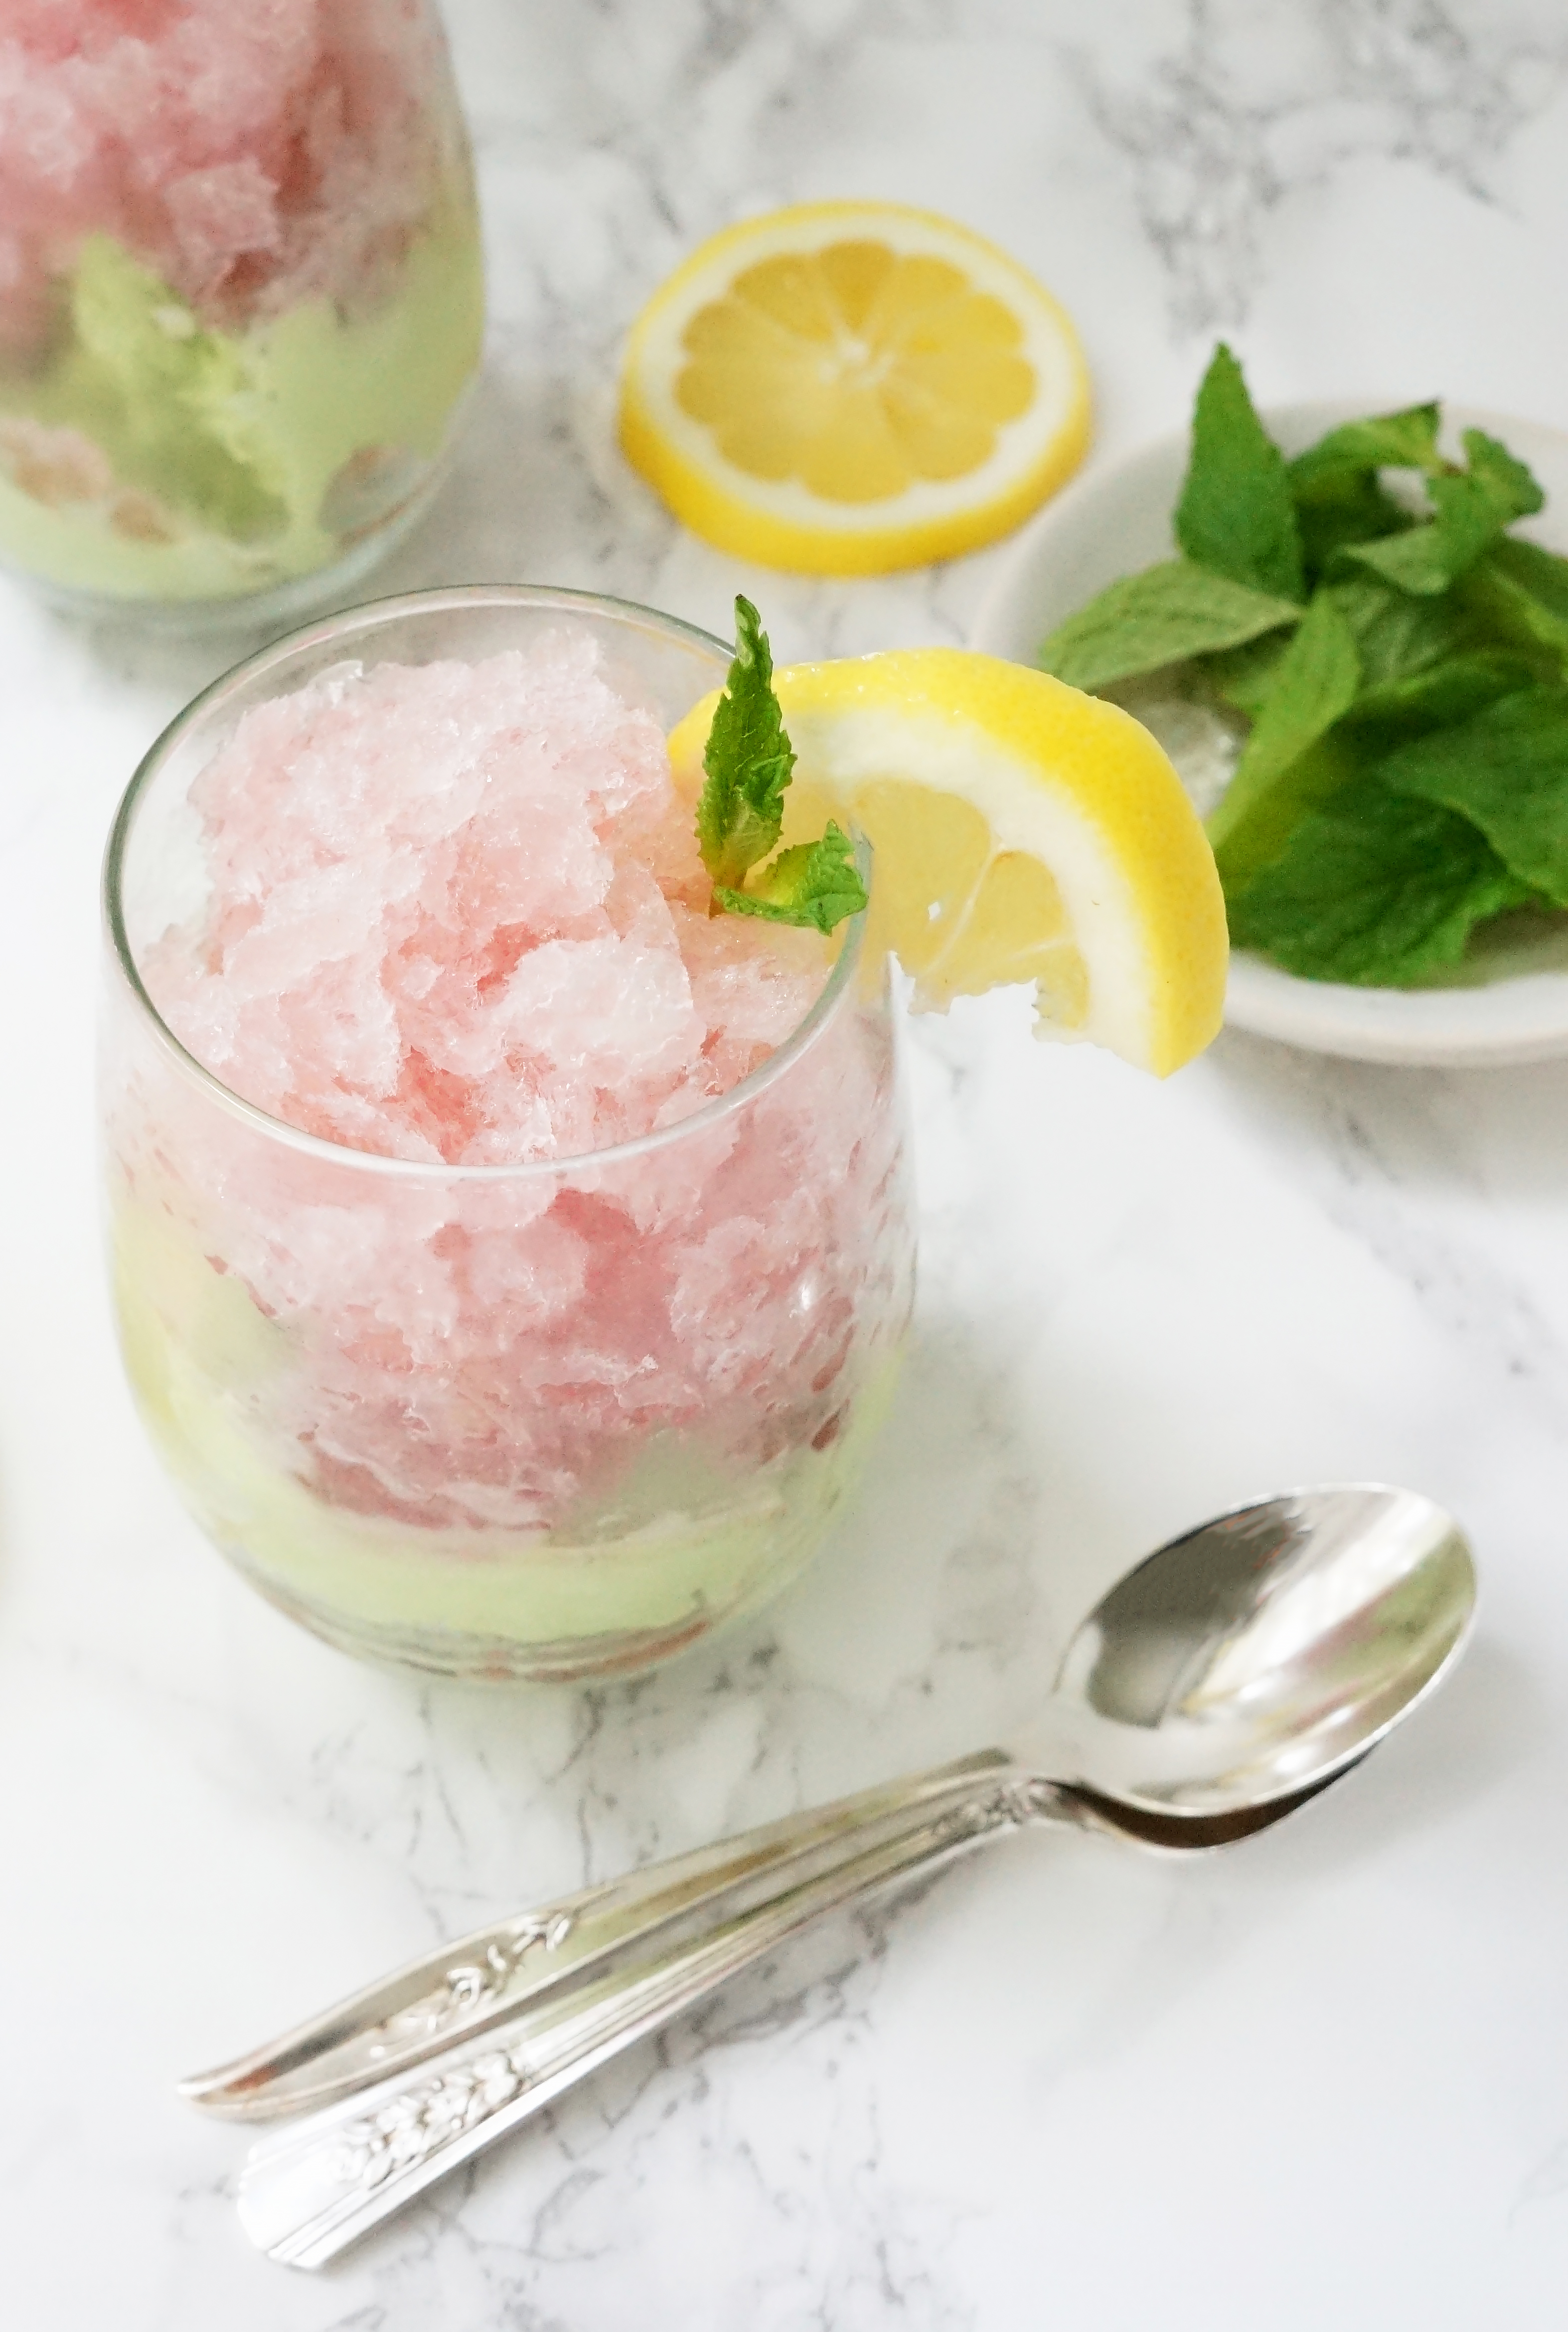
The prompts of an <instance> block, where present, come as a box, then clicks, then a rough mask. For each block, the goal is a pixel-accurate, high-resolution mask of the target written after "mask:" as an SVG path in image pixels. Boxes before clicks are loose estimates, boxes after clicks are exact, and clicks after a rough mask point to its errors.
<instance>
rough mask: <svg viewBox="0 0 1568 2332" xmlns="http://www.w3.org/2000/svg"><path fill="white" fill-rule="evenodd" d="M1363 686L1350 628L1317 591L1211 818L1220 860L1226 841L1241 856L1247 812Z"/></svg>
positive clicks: (1272, 788)
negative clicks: (1233, 774)
mask: <svg viewBox="0 0 1568 2332" xmlns="http://www.w3.org/2000/svg"><path fill="white" fill-rule="evenodd" d="M1360 685H1361V659H1360V658H1359V656H1358V655H1357V654H1356V646H1355V634H1354V633H1353V631H1352V630H1351V627H1350V626H1349V624H1348V623H1347V622H1346V621H1345V619H1344V616H1343V615H1342V614H1341V612H1340V610H1339V608H1338V607H1336V606H1335V605H1334V600H1333V599H1332V598H1331V597H1329V595H1328V593H1327V592H1325V591H1320V592H1318V593H1317V594H1316V595H1315V597H1314V598H1313V601H1312V604H1311V606H1310V607H1308V608H1307V611H1306V613H1305V616H1303V617H1302V620H1301V625H1300V628H1299V629H1298V630H1297V632H1296V636H1295V637H1294V638H1293V639H1292V641H1291V643H1290V645H1289V646H1288V647H1287V648H1286V651H1285V654H1284V655H1282V656H1281V658H1280V660H1279V667H1278V670H1277V671H1276V673H1275V674H1274V681H1273V685H1272V686H1271V688H1270V689H1269V691H1268V693H1267V696H1266V697H1265V698H1264V699H1263V702H1262V703H1261V704H1260V705H1259V706H1258V709H1257V717H1256V719H1255V720H1254V722H1253V724H1252V733H1251V735H1250V736H1249V737H1248V740H1247V743H1246V745H1245V746H1244V747H1243V749H1242V754H1241V759H1240V760H1239V761H1238V763H1237V765H1236V774H1235V776H1234V777H1233V778H1232V779H1231V780H1230V783H1229V786H1228V787H1227V788H1226V789H1225V795H1224V798H1223V799H1222V800H1221V801H1220V802H1219V806H1218V808H1216V809H1215V812H1214V815H1213V817H1211V818H1210V819H1209V840H1210V841H1211V842H1212V843H1213V845H1214V853H1215V856H1216V857H1217V858H1218V859H1219V861H1220V864H1221V865H1222V866H1223V865H1224V863H1225V857H1226V850H1227V846H1228V845H1229V846H1230V850H1231V853H1232V855H1233V856H1234V857H1236V858H1237V859H1238V860H1239V859H1240V858H1241V857H1242V856H1243V853H1244V849H1245V836H1246V828H1247V826H1248V820H1249V814H1251V813H1253V812H1255V811H1256V810H1257V807H1258V805H1259V804H1260V803H1261V804H1263V805H1264V806H1265V808H1266V809H1267V805H1268V802H1269V799H1270V798H1271V797H1272V796H1273V795H1274V794H1275V793H1276V790H1277V788H1278V787H1279V784H1280V780H1281V779H1283V778H1285V776H1286V773H1287V772H1288V771H1289V770H1290V769H1292V767H1293V766H1294V765H1295V764H1296V763H1297V762H1299V761H1300V760H1302V757H1303V756H1304V755H1305V753H1306V752H1307V751H1308V750H1309V749H1310V748H1311V747H1312V746H1314V745H1315V744H1316V743H1317V741H1318V740H1319V738H1320V737H1324V736H1326V735H1327V733H1328V731H1330V730H1331V729H1332V728H1333V727H1334V722H1336V721H1337V720H1339V718H1340V716H1341V715H1342V713H1345V712H1349V711H1350V708H1351V706H1352V705H1353V703H1354V702H1355V698H1356V692H1357V690H1358V689H1359V688H1360ZM1264 855H1265V857H1267V851H1266V852H1265V854H1264Z"/></svg>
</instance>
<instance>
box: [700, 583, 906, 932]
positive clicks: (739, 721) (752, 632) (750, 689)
mask: <svg viewBox="0 0 1568 2332" xmlns="http://www.w3.org/2000/svg"><path fill="white" fill-rule="evenodd" d="M794 768H795V751H794V748H793V747H792V746H791V744H790V742H789V736H788V734H787V732H786V731H785V727H784V715H783V712H782V711H781V710H780V708H779V699H778V697H777V695H776V694H775V693H774V689H773V658H772V655H771V654H770V650H769V646H768V635H767V634H766V632H764V631H763V629H762V624H761V618H760V616H759V615H758V613H757V610H756V608H755V607H753V606H752V605H751V601H750V599H745V598H741V597H740V596H739V595H737V597H736V600H735V655H734V660H733V662H732V663H731V666H730V672H729V677H728V679H727V680H726V681H725V683H724V693H723V694H722V696H721V697H720V699H719V702H718V703H717V704H716V705H715V706H714V708H713V719H712V725H711V726H710V728H709V731H708V741H707V743H706V745H705V746H704V747H703V770H704V772H705V782H704V784H703V791H702V796H701V798H700V799H699V800H698V803H697V847H698V849H699V850H700V851H701V853H702V855H703V865H704V866H705V867H706V868H707V870H708V872H709V874H711V875H712V878H713V897H712V906H711V908H710V910H709V912H710V913H712V914H731V915H759V916H761V917H762V918H763V919H764V920H765V921H767V922H773V923H796V924H798V925H800V926H802V927H803V928H805V929H807V930H811V931H818V932H823V933H824V934H826V933H827V932H831V931H832V930H834V928H835V927H836V926H837V924H839V923H841V922H844V920H845V918H846V916H848V915H857V914H858V913H860V911H861V909H862V908H863V907H864V906H865V903H866V894H865V884H864V883H863V882H862V881H861V879H860V874H859V870H858V868H857V867H856V864H855V853H854V847H853V845H852V844H851V842H850V839H849V836H847V835H846V833H845V832H844V830H843V829H842V827H838V826H836V825H835V824H834V823H833V821H832V820H831V819H829V820H828V824H827V832H826V833H825V834H824V835H823V836H822V838H821V840H820V841H818V842H806V843H797V844H796V845H795V846H793V847H792V848H790V849H789V850H781V851H780V852H779V855H778V857H777V858H775V859H774V860H773V862H772V864H771V865H768V866H761V865H760V862H761V861H762V860H763V859H765V858H766V857H767V855H768V854H769V852H770V850H771V849H772V848H773V847H774V846H775V844H776V843H777V842H778V839H779V834H780V832H781V831H782V828H783V824H784V794H785V790H786V788H787V787H788V786H789V779H790V776H791V774H792V772H793V770H794ZM754 867H760V872H758V873H757V874H755V875H752V874H751V870H752V869H753V868H754ZM749 875H751V881H750V883H748V882H747V877H748V876H749Z"/></svg>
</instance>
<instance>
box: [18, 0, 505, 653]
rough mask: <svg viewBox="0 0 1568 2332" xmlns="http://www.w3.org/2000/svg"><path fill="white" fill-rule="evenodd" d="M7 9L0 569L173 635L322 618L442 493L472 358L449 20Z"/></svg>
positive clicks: (476, 337)
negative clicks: (162, 623) (317, 614)
mask: <svg viewBox="0 0 1568 2332" xmlns="http://www.w3.org/2000/svg"><path fill="white" fill-rule="evenodd" d="M23 15H24V19H32V18H35V19H36V21H35V22H24V23H23V24H20V25H18V26H16V27H14V28H12V27H11V26H9V25H7V27H6V30H7V33H9V38H8V39H6V40H5V42H3V43H0V50H3V51H4V62H5V134H4V136H3V137H0V563H4V564H5V566H8V567H10V568H12V569H14V570H16V571H17V572H19V573H21V574H23V575H25V576H27V577H28V578H31V579H32V580H33V581H34V582H35V583H37V584H38V585H40V586H41V587H42V588H43V589H44V590H45V591H46V592H47V593H48V594H49V595H50V596H51V597H54V598H55V599H57V600H61V601H63V602H64V603H66V604H68V605H72V606H85V607H89V608H91V609H95V610H98V611H106V610H121V611H123V610H125V609H128V608H129V609H132V610H136V611H139V613H141V614H143V615H144V616H156V615H157V614H158V612H159V611H160V610H161V611H163V613H164V614H165V615H166V616H173V618H174V619H175V620H177V621H178V622H179V623H180V624H181V626H188V624H189V623H190V622H191V620H192V617H193V615H196V614H199V613H200V612H201V611H202V610H204V609H205V610H206V611H207V613H208V616H209V619H214V620H218V619H221V620H224V621H233V620H238V621H241V622H244V623H247V624H249V623H255V622H258V621H262V620H267V619H274V618H279V617H282V618H287V617H289V616H297V615H298V614H300V613H301V612H302V611H303V610H304V609H305V608H306V607H311V606H320V605H322V604H324V603H325V602H326V601H328V600H329V599H330V598H332V597H340V596H341V595H342V594H343V593H344V592H345V591H347V590H348V589H349V588H351V587H352V586H353V585H354V584H355V583H357V582H358V581H359V580H360V579H362V578H363V577H364V576H365V575H366V574H367V573H368V570H369V569H370V568H371V567H372V566H373V565H374V564H375V562H376V561H377V560H378V559H379V558H380V557H381V556H382V555H383V553H384V552H385V551H386V550H387V549H388V548H389V547H390V546H391V544H392V543H393V542H394V541H396V540H397V538H398V536H399V535H400V533H401V532H402V531H403V530H405V529H406V527H407V525H408V524H409V523H410V522H411V521H412V519H413V518H414V517H415V516H416V514H417V512H418V511H419V510H420V509H422V508H423V506H424V503H425V500H426V499H427V498H428V496H429V494H430V493H431V492H432V491H433V490H434V487H435V483H436V482H437V480H438V478H439V475H440V470H441V465H442V461H443V457H444V454H445V450H446V447H447V444H448V441H449V437H450V435H451V431H452V427H453V425H454V417H455V415H456V412H457V409H458V407H459V406H460V403H461V401H462V397H463V395H464V390H465V389H466V388H467V387H468V384H469V382H470V380H471V379H472V378H473V374H474V371H475V369H476V368H477V365H478V362H479V353H480V340H481V335H482V330H483V272H482V263H481V258H480V243H479V224H478V218H477V215H476V210H475V205H474V193H473V169H472V166H471V163H470V159H469V152H468V143H467V138H466V134H465V132H464V125H463V119H462V115H461V112H460V110H459V106H458V99H457V92H456V89H455V87H454V82H453V79H452V72H451V68H450V65H449V63H448V60H447V54H446V48H445V40H444V38H443V34H442V31H441V24H440V20H439V17H438V15H437V14H436V10H435V0H270V5H268V6H267V7H266V8H264V9H262V8H254V7H244V6H237V5H235V0H158V5H145V0H143V5H136V6H134V7H133V6H128V5H112V6H110V5H103V6H98V7H90V8H85V9H78V10H75V11H72V10H70V9H63V10H56V9H53V8H45V9H38V10H31V11H29V10H25V9H24V11H23ZM72 15H73V16H74V17H75V20H76V21H75V22H73V23H72V24H65V23H64V21H63V20H64V19H65V18H66V17H69V16H72ZM57 18H59V19H60V20H61V21H59V22H57V21H56V19H57ZM45 19H47V22H45Z"/></svg>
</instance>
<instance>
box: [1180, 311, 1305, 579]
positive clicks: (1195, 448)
mask: <svg viewBox="0 0 1568 2332" xmlns="http://www.w3.org/2000/svg"><path fill="white" fill-rule="evenodd" d="M1175 529H1176V540H1177V541H1178V542H1179V543H1180V544H1181V548H1182V550H1184V551H1185V552H1186V554H1187V556H1188V558H1189V559H1191V560H1192V561H1193V562H1194V564H1195V565H1197V566H1199V567H1207V568H1208V569H1209V570H1210V571H1211V572H1212V573H1213V574H1216V575H1225V576H1229V578H1230V580H1231V582H1232V583H1240V584H1244V585H1245V586H1246V588H1248V590H1249V591H1266V592H1267V593H1268V594H1269V595H1270V597H1274V598H1276V599H1296V600H1299V599H1304V598H1305V597H1306V591H1305V581H1304V574H1303V563H1302V550H1301V528H1300V525H1299V523H1298V521H1297V519H1296V504H1295V502H1294V500H1293V499H1292V496H1291V491H1290V480H1289V477H1288V475H1287V473H1286V466H1285V456H1284V454H1282V453H1281V452H1280V450H1279V448H1278V446H1277V445H1276V444H1275V442H1274V440H1273V438H1272V437H1270V436H1269V435H1268V433H1267V430H1266V429H1265V428H1264V426H1263V424H1262V423H1261V421H1259V419H1258V417H1257V414H1256V413H1255V412H1254V411H1253V409H1252V399H1251V397H1248V393H1247V383H1246V381H1245V380H1244V379H1243V378H1242V377H1241V367H1240V366H1239V365H1238V363H1237V361H1236V358H1234V357H1233V356H1232V355H1231V353H1230V350H1229V349H1228V348H1227V347H1226V345H1225V343H1224V341H1223V340H1221V341H1220V343H1219V347H1218V348H1217V349H1215V351H1214V354H1213V357H1212V358H1210V360H1209V369H1208V371H1207V372H1206V373H1205V374H1204V376H1203V379H1202V382H1201V384H1200V387H1199V390H1198V403H1197V405H1196V406H1195V407H1194V408H1193V414H1192V454H1191V459H1190V462H1189V463H1188V465H1187V475H1186V478H1185V480H1184V482H1183V483H1182V487H1181V500H1180V502H1178V503H1177V505H1176V516H1175Z"/></svg>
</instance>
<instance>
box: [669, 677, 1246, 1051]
mask: <svg viewBox="0 0 1568 2332" xmlns="http://www.w3.org/2000/svg"><path fill="white" fill-rule="evenodd" d="M773 684H774V687H775V689H776V690H777V692H778V695H779V703H780V705H781V707H782V709H783V713H784V722H785V726H786V727H787V729H788V731H789V739H790V742H791V743H792V745H793V746H794V748H795V752H796V756H797V765H796V769H795V774H794V778H793V780H792V782H791V784H790V787H789V793H788V795H787V796H786V798H785V801H786V808H785V817H784V836H783V838H784V841H785V842H786V844H789V843H791V842H796V841H804V840H807V839H808V838H809V837H810V836H813V835H817V834H820V833H821V831H822V827H823V823H824V820H825V818H827V817H837V818H839V819H840V820H846V821H848V822H850V823H852V824H853V825H855V826H856V827H859V828H860V829H861V831H862V832H863V833H865V835H867V836H869V838H870V840H871V843H872V846H873V848H874V850H875V871H874V874H873V880H872V885H871V906H870V910H869V930H868V932H867V940H868V943H869V944H870V945H871V946H872V947H874V948H877V949H880V950H883V951H888V952H891V953H893V954H894V955H896V956H897V957H898V959H899V961H900V962H901V963H902V964H903V965H904V970H906V971H908V972H910V973H912V974H913V978H914V982H915V1001H916V1004H917V1005H918V1006H922V1007H924V1008H927V1009H936V1010H941V1009H942V1008H944V1007H945V1006H946V1005H947V1004H948V1003H950V1002H951V999H952V998H953V997H955V996H971V995H977V994H979V993H980V992H981V991H982V990H984V989H989V988H993V987H997V986H999V985H1001V984H1003V983H1005V982H1009V981H1032V982H1033V983H1034V987H1035V993H1036V1004H1037V1026H1038V1033H1039V1034H1040V1035H1042V1036H1047V1037H1068V1038H1087V1039H1088V1040H1090V1041H1091V1042H1093V1043H1095V1044H1099V1045H1104V1046H1107V1047H1109V1048H1110V1049H1111V1051H1113V1052H1114V1053H1119V1054H1120V1055H1121V1056H1122V1057H1123V1059H1124V1060H1128V1061H1132V1062H1134V1063H1135V1064H1136V1065H1137V1066H1139V1067H1141V1068H1145V1069H1152V1070H1153V1071H1154V1072H1155V1074H1156V1075H1161V1076H1164V1075H1168V1074H1169V1073H1170V1071H1171V1070H1172V1069H1176V1068H1180V1067H1181V1064H1182V1063H1183V1062H1184V1061H1188V1060H1190V1059H1191V1057H1192V1056H1193V1055H1194V1054H1195V1053H1198V1052H1200V1051H1201V1050H1202V1048H1203V1047H1204V1046H1205V1045H1207V1044H1208V1042H1209V1038H1210V1037H1213V1036H1214V1035H1215V1034H1216V1032H1217V1031H1218V1029H1219V1021H1220V1014H1221V1009H1222V1007H1223V1003H1224V998H1225V972H1226V962H1227V943H1226V931H1225V903H1224V900H1223V898H1222V897H1221V894H1220V889H1219V876H1218V874H1216V873H1215V868H1214V855H1213V853H1212V851H1211V850H1210V849H1209V843H1208V840H1207V837H1206V836H1205V835H1204V832H1203V828H1202V826H1201V824H1200V821H1199V818H1198V816H1197V813H1196V812H1195V811H1194V809H1193V808H1192V806H1191V804H1190V801H1189V800H1188V798H1187V796H1186V794H1185V793H1184V792H1183V790H1182V788H1181V780H1180V779H1179V778H1178V777H1177V775H1176V772H1175V770H1174V769H1172V768H1171V763H1170V762H1169V760H1167V759H1166V757H1165V755H1164V753H1163V752H1162V750H1161V749H1160V747H1159V746H1158V745H1157V744H1156V743H1155V741H1154V740H1153V738H1152V736H1151V735H1150V734H1149V732H1148V731H1147V730H1146V729H1143V728H1141V727H1140V726H1139V724H1138V722H1135V721H1134V720H1133V718H1132V716H1131V715H1130V714H1129V713H1126V712H1122V711H1121V709H1120V708H1119V707H1118V706H1116V705H1114V704H1107V703H1105V702H1103V701H1102V700H1101V699H1100V698H1098V697H1094V696H1085V695H1084V694H1083V693H1081V692H1080V691H1079V690H1077V689H1076V688H1068V687H1066V685H1065V684H1064V683H1062V682H1061V681H1058V680H1053V679H1051V678H1050V677H1049V676H1048V675H1047V674H1045V673H1042V672H1032V671H1030V670H1028V668H1027V667H1026V666H1024V665H1022V664H1007V663H1004V662H1002V661H1001V659H1000V658H999V657H996V656H988V655H972V654H969V653H967V652H965V651H964V650H962V649H959V648H912V649H907V650H899V651H894V652H893V653H891V654H888V655H870V656H862V657H856V658H843V659H840V660H837V661H835V662H832V663H827V664H793V665H790V666H788V667H787V668H785V669H784V670H781V671H777V672H775V674H774V675H773ZM716 702H717V697H716V695H713V696H709V697H707V698H705V699H704V700H703V702H702V703H700V704H697V705H695V706H693V710H692V711H691V712H689V713H687V715H686V717H685V719H684V721H682V722H680V724H679V725H678V727H677V728H676V729H675V730H674V732H673V734H672V736H671V738H670V759H671V762H672V764H673V766H674V772H675V778H676V782H677V783H678V784H679V785H680V786H682V788H684V789H685V790H687V791H689V792H690V793H691V794H692V796H693V798H695V796H696V794H697V793H698V792H699V791H700V789H701V787H702V783H703V746H704V744H705V742H706V741H707V735H708V728H709V723H710V722H711V721H712V713H713V706H714V704H715V703H716Z"/></svg>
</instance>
